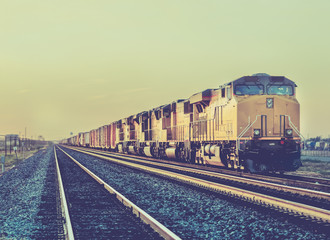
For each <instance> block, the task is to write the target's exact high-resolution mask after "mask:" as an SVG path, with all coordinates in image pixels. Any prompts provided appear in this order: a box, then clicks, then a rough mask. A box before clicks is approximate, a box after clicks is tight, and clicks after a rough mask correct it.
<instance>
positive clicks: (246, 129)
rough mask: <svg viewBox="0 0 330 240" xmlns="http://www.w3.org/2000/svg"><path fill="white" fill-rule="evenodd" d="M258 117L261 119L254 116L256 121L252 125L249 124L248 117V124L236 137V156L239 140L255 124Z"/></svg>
mask: <svg viewBox="0 0 330 240" xmlns="http://www.w3.org/2000/svg"><path fill="white" fill-rule="evenodd" d="M258 116H259V117H261V115H256V120H254V121H253V123H251V124H250V116H249V123H248V125H247V126H246V127H245V129H244V130H243V131H242V132H241V133H240V135H239V136H238V137H237V140H236V149H237V150H236V154H238V151H239V150H240V144H239V142H240V140H241V138H242V137H243V136H244V134H245V133H246V132H247V131H248V130H249V129H250V128H251V127H252V126H253V125H254V124H255V122H256V121H257V120H258Z"/></svg>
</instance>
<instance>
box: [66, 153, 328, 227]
mask: <svg viewBox="0 0 330 240" xmlns="http://www.w3.org/2000/svg"><path fill="white" fill-rule="evenodd" d="M72 149H74V150H76V151H79V152H82V153H86V154H89V155H92V156H95V157H98V158H102V159H105V160H109V161H112V162H116V163H119V164H122V165H125V166H128V167H132V168H137V169H140V170H143V171H147V172H150V173H153V174H157V175H160V176H162V177H167V178H171V179H174V180H176V181H180V182H184V183H188V184H190V185H194V186H197V187H202V188H205V189H208V190H211V191H214V192H219V193H221V194H223V195H228V196H231V197H235V198H238V199H240V200H243V201H247V202H251V203H254V204H258V205H262V206H265V207H270V208H272V209H275V210H277V211H280V212H286V213H289V214H290V215H295V216H298V217H300V218H304V219H307V220H312V221H316V222H318V223H321V224H322V225H324V226H329V223H330V211H329V204H330V203H329V202H330V201H329V200H330V194H329V193H327V192H321V191H315V190H309V189H303V188H297V187H292V186H285V185H280V184H276V183H271V182H265V181H260V180H255V179H248V178H246V177H238V176H228V175H226V176H222V175H224V174H221V173H215V172H210V171H205V170H201V169H194V168H191V167H190V166H189V167H185V168H184V167H182V166H177V165H173V164H163V163H160V162H152V163H150V160H149V161H146V160H143V159H140V158H135V156H134V157H133V156H119V155H115V156H114V155H113V154H111V153H105V152H99V151H94V150H93V151H92V150H88V151H86V150H81V149H77V148H72ZM141 164H143V165H141ZM203 171H204V172H203ZM183 172H185V174H183ZM187 172H190V173H189V174H188V175H187ZM210 174H211V175H212V176H211V177H208V178H207V179H205V178H203V177H201V176H205V175H207V176H209V175H210ZM228 178H229V179H230V180H228ZM216 179H227V180H226V183H228V182H243V183H244V184H243V185H249V186H254V187H253V188H251V189H248V190H247V189H244V188H240V187H238V186H228V185H225V184H223V183H222V182H221V181H220V183H219V181H215V180H216ZM241 184H242V183H241ZM264 188H267V189H271V191H270V192H273V191H275V192H279V193H289V194H290V196H289V195H287V197H286V198H287V199H285V198H281V197H279V196H278V195H277V193H276V194H268V193H267V192H266V193H265V192H263V193H260V191H259V190H260V189H264ZM258 189H259V190H258ZM256 191H257V192H256ZM258 191H259V192H258ZM274 195H276V196H274ZM282 195H283V194H282ZM284 195H285V194H284ZM288 198H290V200H289V199H288ZM307 198H308V200H307V201H304V200H302V199H307ZM296 200H298V201H296ZM313 205H314V206H313Z"/></svg>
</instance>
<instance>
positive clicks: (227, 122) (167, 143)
mask: <svg viewBox="0 0 330 240" xmlns="http://www.w3.org/2000/svg"><path fill="white" fill-rule="evenodd" d="M296 87H297V85H296V84H295V83H294V82H293V81H291V80H289V79H288V78H286V77H284V76H270V75H267V74H255V75H252V76H244V77H241V78H239V79H236V80H234V81H231V82H229V83H226V84H224V85H221V86H220V87H219V88H216V89H206V90H204V91H202V92H199V93H196V94H194V95H192V96H191V97H190V98H188V99H179V100H177V101H174V102H172V103H170V104H166V105H163V106H159V107H157V108H154V109H151V110H149V111H144V112H141V113H138V114H135V115H131V116H129V117H127V118H124V119H120V120H118V121H116V122H113V123H110V124H107V125H105V126H103V127H100V128H98V129H95V130H91V131H90V132H89V147H92V148H98V149H104V150H110V151H116V152H122V153H128V154H138V155H145V156H149V157H154V158H160V159H164V158H166V159H175V160H177V161H185V162H189V163H194V164H202V165H214V166H222V167H226V168H234V169H241V170H243V169H245V170H248V171H250V172H265V171H279V172H284V171H295V170H297V169H298V168H299V167H300V166H301V161H300V141H301V137H302V136H301V134H300V132H299V129H300V105H299V102H298V101H297V99H296ZM67 142H71V141H70V140H68V141H67ZM73 142H74V143H73V145H74V144H75V143H76V141H75V140H74V141H73ZM86 147H87V144H86Z"/></svg>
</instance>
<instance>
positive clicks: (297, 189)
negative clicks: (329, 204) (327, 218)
mask: <svg viewBox="0 0 330 240" xmlns="http://www.w3.org/2000/svg"><path fill="white" fill-rule="evenodd" d="M77 151H82V152H92V151H84V150H77ZM106 155H110V154H106ZM120 158H122V159H127V160H129V161H135V162H141V163H146V164H149V165H150V164H152V165H154V166H159V167H166V168H170V169H175V170H179V171H185V172H189V173H195V174H201V175H207V176H211V177H216V178H219V179H224V180H231V181H236V182H243V183H246V184H250V185H254V186H261V187H267V188H270V189H275V190H278V191H286V192H290V193H293V194H299V195H303V196H311V197H316V198H319V199H324V200H327V201H330V193H326V192H320V191H315V190H310V189H306V188H300V187H292V186H286V185H281V184H277V183H271V182H266V181H262V180H255V179H249V178H246V177H241V176H233V175H228V174H223V173H217V172H210V171H206V170H201V169H196V168H189V167H188V168H187V167H182V166H174V165H168V164H164V163H159V162H150V161H148V160H140V159H139V160H137V159H134V158H133V157H128V156H120Z"/></svg>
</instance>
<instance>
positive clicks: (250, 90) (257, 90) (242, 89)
mask: <svg viewBox="0 0 330 240" xmlns="http://www.w3.org/2000/svg"><path fill="white" fill-rule="evenodd" d="M235 94H236V95H261V94H264V86H263V85H236V87H235Z"/></svg>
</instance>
